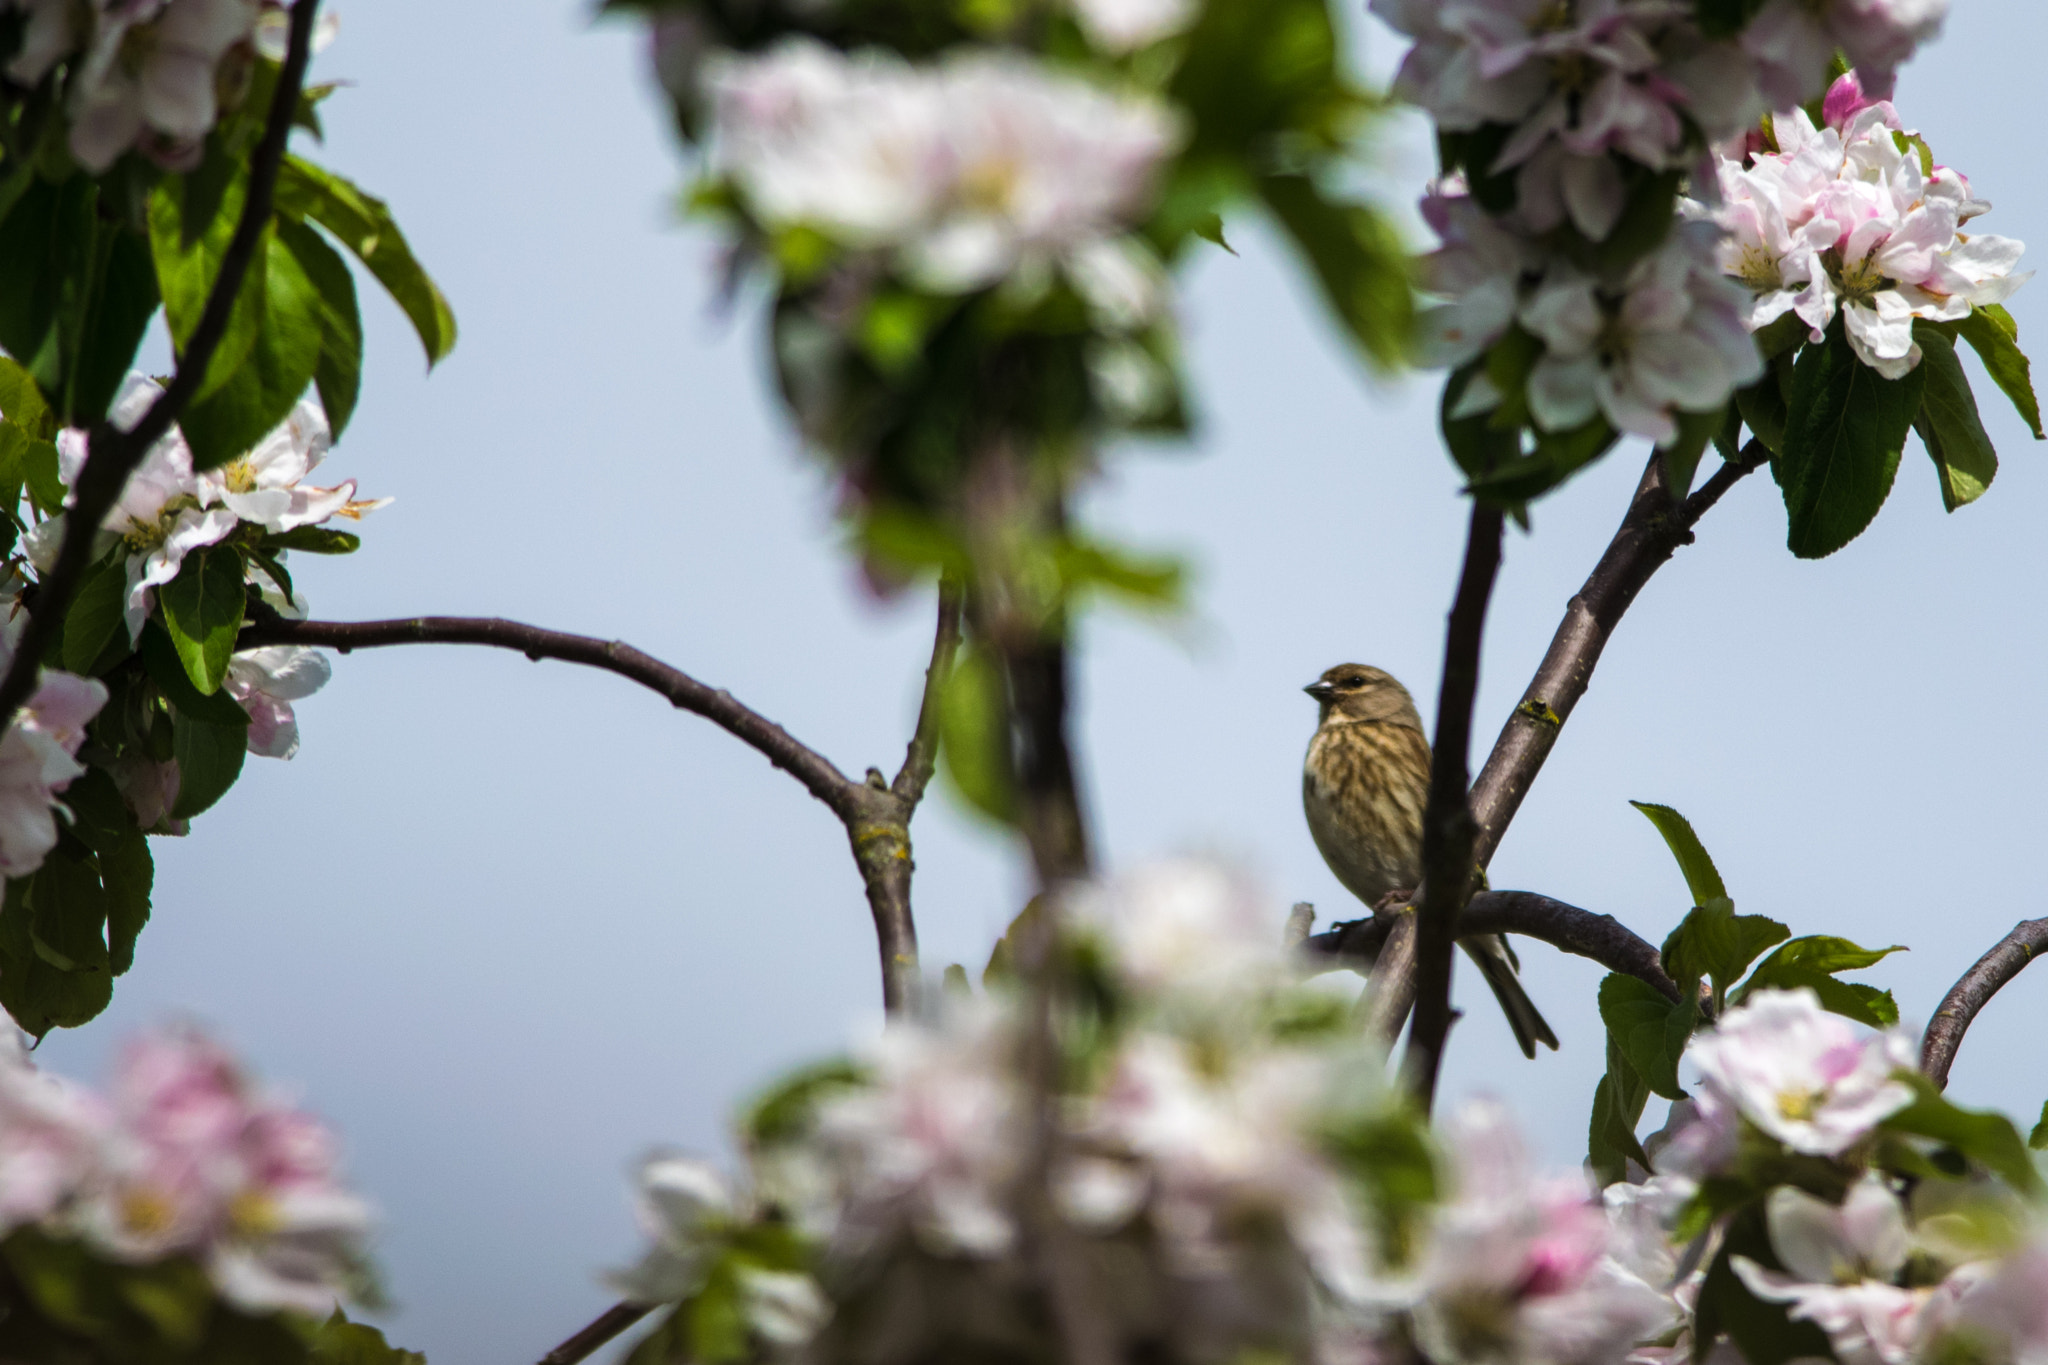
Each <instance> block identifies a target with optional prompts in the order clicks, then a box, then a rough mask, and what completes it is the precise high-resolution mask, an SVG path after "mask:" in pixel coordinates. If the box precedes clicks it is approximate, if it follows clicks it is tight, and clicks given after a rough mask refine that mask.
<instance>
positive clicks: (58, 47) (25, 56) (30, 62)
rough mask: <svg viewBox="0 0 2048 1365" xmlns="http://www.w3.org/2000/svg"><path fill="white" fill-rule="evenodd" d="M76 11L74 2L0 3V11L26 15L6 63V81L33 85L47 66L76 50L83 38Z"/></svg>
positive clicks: (20, 0) (31, 0) (33, 0)
mask: <svg viewBox="0 0 2048 1365" xmlns="http://www.w3.org/2000/svg"><path fill="white" fill-rule="evenodd" d="M78 8H79V7H78V5H77V4H76V3H74V0H0V11H6V10H13V11H14V12H16V13H24V12H25V13H26V14H27V15H28V19H27V20H26V21H25V23H24V25H23V29H22V35H21V46H20V47H18V48H16V49H15V52H14V55H13V56H12V57H10V58H9V59H8V61H7V79H9V80H11V81H14V82H16V83H18V84H21V85H34V84H36V83H37V82H39V81H41V80H42V78H43V77H44V76H47V75H48V74H49V73H50V68H51V67H53V66H55V65H56V64H57V63H58V62H61V61H63V60H64V59H65V58H66V57H69V56H70V55H71V54H72V53H73V52H75V51H77V50H78V44H79V42H80V41H81V40H82V39H83V37H84V35H83V34H82V33H81V32H80V31H79V24H78V18H79V14H78Z"/></svg>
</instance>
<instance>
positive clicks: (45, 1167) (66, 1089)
mask: <svg viewBox="0 0 2048 1365" xmlns="http://www.w3.org/2000/svg"><path fill="white" fill-rule="evenodd" d="M107 1119H108V1116H107V1113H106V1111H105V1108H104V1107H103V1106H102V1105H101V1104H100V1103H99V1101H98V1100H97V1098H96V1097H94V1096H92V1095H90V1094H88V1093H86V1092H85V1091H83V1090H80V1089H79V1088H77V1087H75V1086H73V1085H71V1084H70V1083H69V1082H67V1081H65V1080H63V1079H62V1078H60V1077H57V1076H52V1075H50V1074H49V1073H48V1072H45V1071H42V1070H40V1069H38V1068H37V1067H36V1066H35V1065H34V1064H33V1063H32V1062H30V1060H29V1058H28V1052H27V1050H26V1049H25V1048H24V1047H23V1046H22V1044H21V1031H20V1030H19V1029H17V1028H15V1027H14V1021H13V1020H11V1019H8V1018H6V1016H4V1015H0V1231H5V1230H11V1229H13V1228H15V1227H18V1226H20V1225H22V1224H24V1223H35V1222H41V1221H43V1220H45V1219H49V1218H52V1217H54V1216H56V1215H57V1214H58V1213H59V1212H60V1211H62V1210H63V1208H64V1207H65V1205H66V1204H67V1203H68V1202H69V1200H70V1199H71V1198H72V1196H73V1195H74V1193H75V1192H76V1191H77V1190H78V1189H79V1188H80V1187H81V1186H82V1185H84V1184H85V1183H86V1182H87V1181H88V1180H90V1179H91V1178H92V1176H93V1173H94V1172H95V1171H96V1170H97V1168H98V1163H99V1157H100V1150H101V1147H102V1144H103V1143H104V1142H105V1138H106V1128H107Z"/></svg>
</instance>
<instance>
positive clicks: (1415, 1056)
mask: <svg viewBox="0 0 2048 1365" xmlns="http://www.w3.org/2000/svg"><path fill="white" fill-rule="evenodd" d="M1501 527H1502V515H1501V509H1500V508H1498V507H1494V506H1489V505H1487V504H1486V503H1484V502H1481V501H1479V500H1478V499H1476V498H1475V499H1474V500H1473V503H1472V524H1471V527H1470V529H1469V530H1468V532H1467V533H1466V537H1465V567H1464V569H1463V571H1462V572H1460V573H1459V575H1458V593H1457V596H1456V597H1455V598H1453V599H1452V602H1451V619H1450V625H1449V627H1448V629H1446V631H1445V632H1444V672H1443V681H1442V684H1441V685H1440V686H1439V688H1438V690H1437V703H1436V739H1435V741H1434V742H1433V743H1432V744H1431V746H1430V773H1429V803H1428V805H1427V806H1425V807H1424V808H1423V813H1422V897H1421V902H1420V904H1419V905H1418V906H1417V908H1416V911H1415V1016H1414V1017H1415V1022H1414V1023H1413V1024H1411V1025H1410V1026H1409V1031H1408V1052H1407V1055H1406V1056H1405V1057H1404V1058H1403V1061H1402V1069H1403V1071H1404V1072H1405V1073H1406V1075H1407V1080H1408V1086H1409V1089H1410V1090H1411V1091H1413V1093H1414V1095H1415V1098H1416V1101H1417V1102H1418V1103H1419V1104H1420V1105H1421V1106H1422V1112H1423V1113H1425V1114H1427V1113H1428V1112H1429V1109H1430V1104H1431V1102H1432V1101H1433V1100H1434V1098H1435V1096H1436V1078H1437V1070H1438V1068H1439V1067H1440V1066H1441V1064H1442V1061H1443V1048H1444V1039H1445V1037H1446V1036H1447V1035H1448V1034H1449V1033H1450V1028H1451V1018H1452V1015H1451V969H1452V964H1453V957H1454V955H1455V950H1456V948H1457V942H1458V917H1459V914H1460V913H1461V912H1462V911H1463V910H1464V908H1465V902H1466V901H1468V900H1470V899H1471V898H1472V883H1473V867H1474V864H1473V846H1474V842H1475V840H1476V838H1477V836H1478V832H1479V830H1478V826H1477V824H1476V823H1475V822H1474V820H1473V818H1472V803H1471V795H1470V793H1471V785H1470V784H1471V769H1470V767H1468V766H1467V765H1468V764H1469V763H1470V762H1471V751H1472V707H1473V703H1474V702H1475V701H1476V700H1477V698H1478V694H1479V650H1480V645H1481V643H1482V639H1483V637H1484V635H1485V633H1486V604H1487V602H1488V600H1489V599H1490V598H1491V597H1492V596H1493V583H1494V579H1495V578H1496V577H1497V576H1498V575H1499V573H1500V550H1501Z"/></svg>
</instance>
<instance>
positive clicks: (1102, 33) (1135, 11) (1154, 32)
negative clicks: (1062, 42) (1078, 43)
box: [1071, 0, 1195, 53]
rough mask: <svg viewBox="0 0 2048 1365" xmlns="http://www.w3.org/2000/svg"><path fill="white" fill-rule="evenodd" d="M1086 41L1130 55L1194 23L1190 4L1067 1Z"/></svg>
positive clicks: (1175, 0) (1187, 0) (1179, 0)
mask: <svg viewBox="0 0 2048 1365" xmlns="http://www.w3.org/2000/svg"><path fill="white" fill-rule="evenodd" d="M1071 3H1072V5H1073V8H1074V17H1075V18H1076V19H1078V20H1079V21H1080V23H1081V28H1082V30H1083V31H1084V32H1085V33H1087V35H1088V40H1089V41H1090V42H1092V43H1094V44H1095V46H1097V47H1099V48H1101V49H1102V50H1103V51H1105V52H1110V53H1122V52H1133V51H1136V50H1137V49H1138V48H1141V47H1149V46H1150V45H1151V44H1153V43H1156V42H1158V41H1159V40H1161V39H1162V38H1171V37H1172V36H1173V35H1175V34H1176V33H1179V32H1181V31H1182V30H1183V29H1185V28H1186V27H1187V26H1188V25H1189V24H1190V23H1192V22H1193V21H1194V17H1195V4H1194V0H1071Z"/></svg>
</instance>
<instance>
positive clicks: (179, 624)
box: [157, 545, 248, 695]
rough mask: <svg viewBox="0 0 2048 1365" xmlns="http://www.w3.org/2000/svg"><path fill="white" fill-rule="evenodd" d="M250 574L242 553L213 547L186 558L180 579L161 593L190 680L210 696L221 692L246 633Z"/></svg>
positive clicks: (167, 622)
mask: <svg viewBox="0 0 2048 1365" xmlns="http://www.w3.org/2000/svg"><path fill="white" fill-rule="evenodd" d="M247 572H248V570H247V568H246V567H245V565H244V563H243V560H242V554H241V551H239V550H237V549H235V548H234V547H232V546H227V545H214V546H209V547H207V548H206V549H203V550H194V551H192V552H191V553H190V554H188V555H186V556H185V563H184V565H183V566H182V567H181V568H180V569H179V570H178V576H177V577H176V578H174V579H172V580H171V581H170V582H168V583H166V584H164V585H163V587H161V588H159V589H158V590H157V601H158V603H159V604H160V605H161V606H162V607H163V615H164V626H165V628H166V629H167V630H168V631H169V632H170V636H171V644H172V645H173V646H174V647H175V648H176V649H177V651H178V658H179V660H180V661H181V662H183V663H184V665H185V675H186V676H187V677H189V678H190V679H191V680H192V685H193V686H194V687H196V688H198V689H199V690H200V691H201V692H204V693H207V694H209V695H210V694H212V693H214V692H218V691H219V690H220V684H221V680H222V679H223V678H225V677H226V676H227V672H228V660H229V659H230V658H231V657H232V656H233V655H234V652H235V637H236V636H237V635H239V634H240V633H241V629H242V609H243V607H244V606H245V605H246V604H247V602H248V593H247V590H246V589H245V588H244V587H243V579H244V576H245V575H246V573H247Z"/></svg>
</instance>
